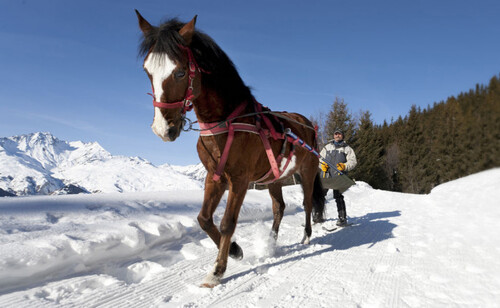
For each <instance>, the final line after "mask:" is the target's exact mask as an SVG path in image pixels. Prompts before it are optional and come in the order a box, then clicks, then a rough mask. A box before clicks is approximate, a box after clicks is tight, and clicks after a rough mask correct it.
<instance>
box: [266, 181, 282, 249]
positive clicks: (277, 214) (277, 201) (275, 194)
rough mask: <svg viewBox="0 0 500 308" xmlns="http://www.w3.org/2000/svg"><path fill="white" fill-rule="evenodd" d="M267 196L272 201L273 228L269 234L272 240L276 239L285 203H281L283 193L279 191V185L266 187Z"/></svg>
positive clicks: (274, 184)
mask: <svg viewBox="0 0 500 308" xmlns="http://www.w3.org/2000/svg"><path fill="white" fill-rule="evenodd" d="M268 188H269V194H270V195H271V199H272V200H273V216H274V217H273V218H274V219H273V227H272V229H271V230H272V231H271V234H272V236H273V237H274V239H275V240H276V239H278V231H279V228H280V224H281V219H282V218H283V213H284V211H285V201H283V192H282V190H281V184H279V183H273V184H269V185H268Z"/></svg>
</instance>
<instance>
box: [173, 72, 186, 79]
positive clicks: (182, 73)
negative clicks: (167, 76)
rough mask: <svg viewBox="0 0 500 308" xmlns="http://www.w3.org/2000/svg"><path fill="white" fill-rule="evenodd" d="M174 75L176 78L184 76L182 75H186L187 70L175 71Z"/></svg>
mask: <svg viewBox="0 0 500 308" xmlns="http://www.w3.org/2000/svg"><path fill="white" fill-rule="evenodd" d="M174 76H175V78H182V77H184V76H186V72H184V71H177V72H175V73H174Z"/></svg>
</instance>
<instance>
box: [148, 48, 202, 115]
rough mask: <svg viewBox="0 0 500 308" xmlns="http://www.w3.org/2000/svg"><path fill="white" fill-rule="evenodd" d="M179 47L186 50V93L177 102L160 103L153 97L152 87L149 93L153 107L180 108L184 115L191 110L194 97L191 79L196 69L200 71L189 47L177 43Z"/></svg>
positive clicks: (192, 79)
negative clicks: (187, 80) (187, 70)
mask: <svg viewBox="0 0 500 308" xmlns="http://www.w3.org/2000/svg"><path fill="white" fill-rule="evenodd" d="M179 47H180V48H181V49H184V50H185V51H186V52H187V55H188V61H189V64H188V65H189V73H188V78H189V86H188V88H187V89H186V94H185V95H184V99H183V100H182V101H178V102H173V103H162V102H158V101H156V99H155V95H154V89H153V94H150V93H148V94H150V95H151V96H152V97H153V106H155V107H160V108H167V109H173V108H182V110H181V113H182V114H183V115H184V114H186V112H188V111H191V110H192V109H193V99H194V94H193V90H194V88H193V81H194V77H195V76H196V70H198V71H201V70H200V67H199V66H198V64H197V63H196V60H195V59H194V56H193V52H192V51H191V49H190V48H189V47H184V46H181V45H179Z"/></svg>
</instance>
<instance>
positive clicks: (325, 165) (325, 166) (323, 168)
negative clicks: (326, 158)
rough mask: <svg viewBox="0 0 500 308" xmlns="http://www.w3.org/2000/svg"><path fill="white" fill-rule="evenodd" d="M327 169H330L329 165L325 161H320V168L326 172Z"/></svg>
mask: <svg viewBox="0 0 500 308" xmlns="http://www.w3.org/2000/svg"><path fill="white" fill-rule="evenodd" d="M328 169H330V166H328V164H327V163H324V162H321V170H322V171H323V172H328Z"/></svg>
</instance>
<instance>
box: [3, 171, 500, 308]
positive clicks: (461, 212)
mask: <svg viewBox="0 0 500 308" xmlns="http://www.w3.org/2000/svg"><path fill="white" fill-rule="evenodd" d="M498 187H500V168H497V169H493V170H489V171H485V172H481V173H479V174H475V175H471V176H468V177H465V178H462V179H459V180H456V181H452V182H449V183H446V184H443V185H440V186H438V187H436V188H435V189H434V190H433V191H432V192H431V193H430V194H429V195H412V194H402V193H393V192H387V191H381V190H374V189H372V188H371V187H369V186H368V185H367V184H365V183H362V182H360V183H357V185H356V186H353V187H352V188H351V189H350V190H348V191H347V192H346V193H345V198H346V203H347V211H348V218H349V221H350V222H352V223H353V225H352V226H350V227H347V228H344V229H340V230H337V231H334V232H328V231H326V230H324V229H323V228H322V226H321V225H314V226H313V238H312V241H311V244H310V245H301V244H300V243H299V241H300V239H301V238H302V234H303V227H302V226H301V224H302V223H303V221H304V212H303V211H302V206H301V204H302V193H301V189H300V187H297V186H290V187H286V188H285V189H284V191H285V193H284V197H285V202H286V203H287V208H286V211H285V217H284V218H283V221H282V224H281V228H280V234H279V238H278V240H277V242H274V241H272V240H270V238H269V237H268V236H269V231H270V229H271V224H272V212H271V201H270V198H269V194H268V192H267V191H265V190H264V191H256V190H250V191H248V194H247V196H246V199H245V202H244V204H243V207H242V211H241V214H240V218H239V224H238V227H237V229H236V233H235V235H234V238H235V239H236V240H237V241H238V243H239V244H240V246H241V247H242V248H243V250H244V254H245V255H244V258H243V260H241V261H235V260H232V259H230V260H229V264H228V271H227V272H226V275H225V278H224V279H223V280H222V284H221V285H219V286H217V287H215V288H214V289H203V288H199V284H200V283H201V281H202V279H203V277H204V276H205V275H206V273H207V272H208V271H209V270H210V269H211V268H212V265H213V262H214V261H215V257H216V254H217V249H216V247H215V245H214V244H213V243H212V241H211V240H210V239H208V238H207V236H206V235H205V233H204V232H203V231H201V230H200V228H199V226H198V223H197V221H196V216H197V214H198V211H199V209H200V204H201V202H202V199H203V191H202V189H195V190H177V191H175V192H174V191H170V192H156V193H122V194H117V193H111V194H92V195H73V196H34V197H31V198H0V273H1V279H0V307H208V306H210V307H498V303H499V302H500V278H499V277H500V249H499V248H498V247H499V245H498V234H500V225H499V224H498V221H500V207H499V200H500V190H499V189H498ZM226 200H227V196H226V197H224V198H223V200H222V202H221V205H220V207H219V208H218V209H217V211H216V213H215V220H216V222H217V223H218V222H220V219H221V217H222V214H223V210H224V205H225V202H226ZM327 209H328V215H327V217H328V218H329V219H328V221H327V222H325V223H324V224H323V225H325V226H329V227H330V226H333V225H334V224H335V217H336V210H335V204H334V201H333V200H332V193H331V192H329V195H328V205H327Z"/></svg>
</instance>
